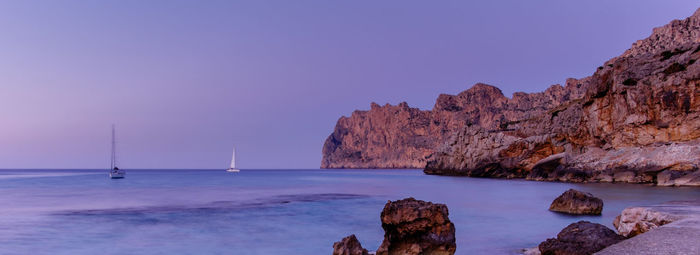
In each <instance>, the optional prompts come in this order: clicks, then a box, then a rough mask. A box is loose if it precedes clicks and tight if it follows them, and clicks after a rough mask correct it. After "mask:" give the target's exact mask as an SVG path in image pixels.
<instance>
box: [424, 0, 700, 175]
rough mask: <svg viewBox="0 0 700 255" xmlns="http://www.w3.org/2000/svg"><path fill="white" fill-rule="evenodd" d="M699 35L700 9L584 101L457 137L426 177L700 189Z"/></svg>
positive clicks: (604, 75)
mask: <svg viewBox="0 0 700 255" xmlns="http://www.w3.org/2000/svg"><path fill="white" fill-rule="evenodd" d="M699 29H700V10H698V11H696V13H695V14H694V15H693V16H691V17H689V18H688V19H685V20H683V21H674V22H672V23H671V24H669V25H667V26H665V27H663V28H657V29H655V30H654V33H653V34H652V35H651V36H650V37H649V38H647V39H645V40H641V41H638V42H637V43H635V44H634V45H633V47H632V48H631V49H630V50H628V51H627V52H626V53H625V54H623V55H622V56H620V57H616V58H613V59H611V60H609V61H608V62H606V63H605V65H604V66H601V67H600V68H598V70H597V71H596V72H595V73H594V74H593V76H591V77H588V78H585V79H582V80H579V81H578V82H579V84H580V87H582V88H584V89H585V93H584V94H583V96H582V97H581V98H577V99H573V100H569V101H567V102H565V103H562V104H560V105H558V106H556V107H554V108H552V109H550V110H548V111H546V112H545V113H543V114H539V115H535V116H534V117H531V118H526V119H518V120H515V121H511V122H508V123H506V125H503V126H501V128H500V129H489V128H488V127H483V126H477V125H475V126H472V127H467V128H465V129H463V130H460V131H459V132H457V133H456V135H455V136H453V137H452V138H451V139H449V140H448V142H447V143H446V144H445V145H444V146H443V147H441V148H440V149H438V151H437V152H436V153H434V154H432V156H431V158H430V159H429V160H428V162H427V165H426V167H425V172H426V173H428V174H446V175H467V176H488V177H507V178H515V177H526V178H528V179H532V180H546V181H573V182H629V183H658V184H661V185H679V186H681V185H683V186H693V185H694V186H698V185H700V178H699V177H700V172H699V170H700V146H698V145H700V141H699V138H700V111H699V109H700V63H697V60H698V59H700V39H699V38H698V37H693V36H685V35H697V34H698V32H697V31H698V30H699ZM681 35H683V36H681ZM659 44H663V45H659Z"/></svg>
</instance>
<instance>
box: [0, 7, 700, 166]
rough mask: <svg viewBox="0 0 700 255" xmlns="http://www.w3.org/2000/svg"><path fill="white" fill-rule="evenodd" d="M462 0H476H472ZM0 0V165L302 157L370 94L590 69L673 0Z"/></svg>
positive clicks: (532, 88)
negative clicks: (113, 149)
mask: <svg viewBox="0 0 700 255" xmlns="http://www.w3.org/2000/svg"><path fill="white" fill-rule="evenodd" d="M477 2H478V3H477ZM572 2H573V1H561V0H551V1H522V0H512V1H405V0H401V1H343V2H341V1H326V0H319V1H257V0H256V1H141V0H138V1H109V2H108V1H36V2H35V1H25V0H22V1H19V0H18V1H14V2H10V1H2V2H1V3H0V32H1V35H0V118H1V119H2V124H0V168H106V167H108V166H109V134H110V131H109V128H110V125H111V124H112V123H115V124H116V125H117V133H118V142H119V143H118V149H119V152H118V154H119V162H120V163H121V166H122V167H123V168H221V169H223V168H226V167H227V164H228V161H229V157H230V153H231V152H230V150H231V146H233V145H234V144H235V145H236V146H237V148H238V151H237V152H238V156H239V157H238V162H239V165H240V167H241V168H318V166H319V164H320V160H321V147H322V145H323V142H324V140H325V138H326V137H327V136H328V135H329V134H330V132H331V131H332V130H333V126H334V125H335V122H336V120H337V119H338V118H339V117H340V116H342V115H346V116H347V115H349V114H350V113H351V112H352V111H353V110H355V109H368V108H369V104H370V102H372V101H375V102H378V103H380V104H384V103H387V102H388V103H392V104H396V103H398V102H401V101H407V102H408V103H409V105H410V106H413V107H420V108H422V109H430V108H432V105H433V103H434V101H435V98H436V97H437V95H438V94H440V93H451V94H455V93H458V92H460V91H462V90H465V89H467V88H469V87H470V86H471V85H472V84H474V83H476V82H485V83H489V84H493V85H496V86H498V87H500V88H501V89H502V90H503V92H504V93H505V94H506V95H507V96H510V95H511V94H512V93H513V92H516V91H525V92H536V91H541V90H543V89H545V88H547V87H548V86H549V85H551V84H556V83H563V82H564V80H565V79H566V78H567V77H578V78H580V77H584V76H588V75H590V74H591V73H592V72H593V71H594V70H595V68H596V67H598V66H599V65H601V64H602V63H603V62H604V61H605V60H607V59H609V58H611V57H614V56H617V55H619V54H621V53H622V52H623V51H624V50H625V49H627V48H628V47H629V46H630V45H631V44H632V43H633V42H634V41H636V40H638V39H642V38H644V37H646V36H648V35H649V34H650V33H651V29H652V28H653V27H657V26H661V25H664V24H666V23H668V22H669V21H670V20H672V19H680V18H685V17H687V16H689V15H691V14H692V13H693V12H694V11H695V9H696V8H697V7H699V6H698V2H697V0H688V1H681V0H677V1H640V0H626V1H608V0H598V1H588V0H587V1H576V3H572Z"/></svg>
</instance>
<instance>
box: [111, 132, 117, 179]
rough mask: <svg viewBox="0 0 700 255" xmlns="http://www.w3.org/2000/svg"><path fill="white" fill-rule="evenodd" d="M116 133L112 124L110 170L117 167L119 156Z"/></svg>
mask: <svg viewBox="0 0 700 255" xmlns="http://www.w3.org/2000/svg"><path fill="white" fill-rule="evenodd" d="M114 133H115V132H114V124H112V159H111V160H110V163H109V164H110V166H109V169H110V170H112V169H114V167H115V166H116V165H117V159H116V156H117V154H116V149H117V147H116V145H115V138H114V136H115V134H114Z"/></svg>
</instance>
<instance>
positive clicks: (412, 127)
mask: <svg viewBox="0 0 700 255" xmlns="http://www.w3.org/2000/svg"><path fill="white" fill-rule="evenodd" d="M581 96H583V88H581V87H580V84H578V83H577V81H576V80H573V79H572V80H570V81H567V85H566V86H565V87H562V86H561V85H553V86H551V87H550V88H548V89H547V90H545V91H544V92H539V93H529V94H528V93H523V92H518V93H515V94H513V98H512V99H509V98H507V97H505V96H504V95H503V93H502V92H501V90H500V89H498V88H496V87H494V86H491V85H487V84H483V83H477V84H475V85H474V86H472V87H471V88H470V89H468V90H465V91H463V92H461V93H459V94H458V95H447V94H442V95H440V96H439V97H438V98H437V101H436V102H435V106H434V107H433V109H432V110H430V111H424V110H420V109H418V108H411V107H409V106H408V104H407V103H405V102H403V103H400V104H398V105H396V106H394V105H389V104H386V105H384V106H380V105H378V104H376V103H372V104H371V107H370V110H369V111H355V112H353V113H352V115H351V116H350V117H341V118H340V119H339V120H338V122H337V123H336V126H335V129H334V131H333V133H332V134H331V135H330V136H328V138H327V139H326V142H325V143H324V145H323V159H322V161H321V168H423V167H425V163H426V157H427V156H429V155H430V154H431V153H433V152H434V151H435V149H436V148H438V147H439V146H441V145H443V144H444V143H445V142H446V141H447V140H448V139H449V138H450V137H451V136H452V135H453V134H454V133H455V132H456V131H459V130H462V129H463V128H466V127H470V126H479V127H485V128H488V129H501V128H508V126H509V125H512V124H513V123H511V122H513V121H516V120H519V119H527V118H531V117H533V116H536V115H538V114H541V113H544V112H545V111H547V110H549V109H551V108H553V107H555V106H558V105H560V104H561V103H562V102H565V101H567V100H569V99H572V98H578V97H581Z"/></svg>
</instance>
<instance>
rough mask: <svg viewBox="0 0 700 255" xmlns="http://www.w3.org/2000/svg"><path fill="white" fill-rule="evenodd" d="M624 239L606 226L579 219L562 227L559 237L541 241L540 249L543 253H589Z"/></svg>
mask: <svg viewBox="0 0 700 255" xmlns="http://www.w3.org/2000/svg"><path fill="white" fill-rule="evenodd" d="M624 239H625V238H624V237H623V236H621V235H618V234H617V233H615V231H613V230H612V229H609V228H607V227H606V226H603V225H600V224H597V223H591V222H588V221H579V222H576V223H572V224H571V225H569V226H567V227H566V228H564V229H562V231H561V232H559V234H558V235H557V238H550V239H547V240H546V241H544V242H542V243H540V245H539V249H540V252H541V253H542V254H543V255H547V254H552V255H588V254H593V253H595V252H597V251H600V250H602V249H603V248H605V247H608V246H610V245H613V244H615V243H618V242H620V241H622V240H624Z"/></svg>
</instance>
